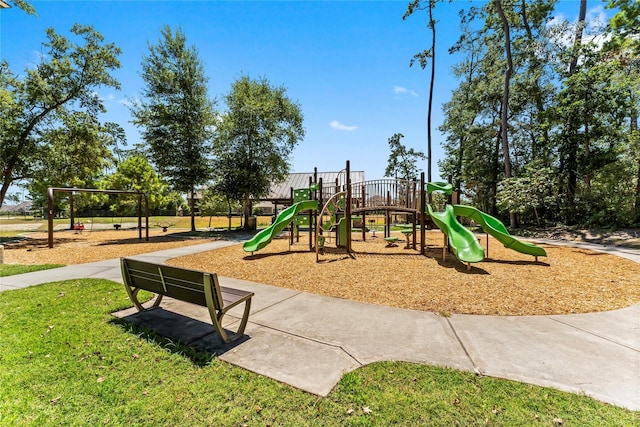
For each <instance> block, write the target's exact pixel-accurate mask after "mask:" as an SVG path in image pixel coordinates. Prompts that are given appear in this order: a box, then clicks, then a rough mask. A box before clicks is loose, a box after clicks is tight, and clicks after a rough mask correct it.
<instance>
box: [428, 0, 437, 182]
mask: <svg viewBox="0 0 640 427" xmlns="http://www.w3.org/2000/svg"><path fill="white" fill-rule="evenodd" d="M433 6H434V1H433V0H429V28H431V81H430V83H429V108H428V111H427V161H428V163H427V182H431V167H432V163H433V162H432V160H431V159H432V157H431V141H432V140H431V113H432V111H433V84H434V82H435V77H436V21H434V20H433Z"/></svg>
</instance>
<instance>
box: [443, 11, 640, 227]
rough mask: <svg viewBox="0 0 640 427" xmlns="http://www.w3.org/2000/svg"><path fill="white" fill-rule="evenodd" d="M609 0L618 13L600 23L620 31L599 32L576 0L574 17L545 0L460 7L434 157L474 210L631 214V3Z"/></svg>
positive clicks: (605, 218) (582, 220)
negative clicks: (453, 83) (457, 57)
mask: <svg viewBox="0 0 640 427" xmlns="http://www.w3.org/2000/svg"><path fill="white" fill-rule="evenodd" d="M610 3H611V4H612V5H614V7H618V8H619V13H618V14H616V15H615V16H614V19H613V20H612V22H611V23H610V25H609V26H608V29H609V31H611V32H612V34H613V36H614V37H613V38H614V39H616V40H620V39H622V40H623V42H618V43H609V44H607V43H602V42H601V41H603V40H606V39H607V37H609V36H608V35H607V29H605V28H593V26H592V25H591V26H590V25H588V24H589V23H588V22H586V9H587V8H586V1H584V0H582V1H581V2H576V3H575V5H576V13H578V15H579V19H578V21H577V22H575V23H569V22H566V21H565V22H560V20H558V19H557V16H556V14H555V13H554V8H555V4H556V2H549V1H543V0H523V1H515V0H510V1H498V0H496V1H495V2H489V3H486V4H484V5H483V6H482V7H472V8H470V9H469V10H468V11H467V13H466V14H464V15H463V18H462V36H461V37H460V39H459V41H458V42H457V43H456V44H455V45H454V46H453V47H452V50H453V51H455V52H458V53H462V54H463V56H464V58H463V60H462V61H460V62H459V63H458V64H457V65H456V66H455V67H454V73H455V75H456V77H458V80H459V86H458V88H457V89H456V90H455V91H454V93H453V96H452V98H451V100H450V101H448V102H447V103H446V104H445V105H444V112H445V121H444V123H443V125H442V127H441V130H442V131H443V133H444V134H445V136H446V141H445V143H444V149H445V153H446V158H445V159H444V161H443V162H441V164H440V167H441V169H442V171H443V172H444V173H445V174H451V175H452V176H453V180H454V185H455V186H456V188H459V189H460V190H461V191H462V193H463V194H464V195H465V196H466V198H467V199H469V200H471V201H472V203H474V204H475V205H477V206H478V207H480V208H481V209H485V210H487V211H489V212H491V213H493V214H498V213H500V212H505V211H508V210H512V211H515V212H517V213H518V215H519V216H520V218H521V219H523V220H525V221H538V220H540V219H541V220H545V221H547V222H552V223H556V222H561V223H564V224H582V225H589V226H624V225H631V224H633V223H634V222H635V223H640V209H639V208H640V195H639V194H640V187H639V186H638V179H640V155H639V153H638V150H637V142H636V141H637V136H634V135H637V129H638V108H639V100H640V98H639V97H638V93H639V91H638V85H639V83H640V75H639V74H638V71H637V70H638V68H637V61H638V60H637V55H635V56H634V55H633V54H631V53H630V52H631V46H632V45H633V43H632V40H631V39H633V38H634V37H636V35H634V33H635V34H637V29H635V28H631V27H630V24H629V23H630V22H635V21H634V19H636V18H637V16H636V15H637V13H636V12H637V11H636V9H637V4H638V2H637V1H636V2H635V3H633V1H625V0H620V1H617V0H614V1H612V2H610ZM498 6H499V7H498ZM620 14H622V15H620ZM631 26H632V24H631ZM507 30H508V31H509V33H508V36H509V37H507V33H506V31H507ZM609 38H611V37H609ZM633 40H635V39H633ZM603 44H604V47H603ZM506 48H508V49H506ZM508 51H510V54H509V52H508ZM509 56H510V57H511V61H509ZM509 62H510V63H511V65H508V64H509ZM505 70H510V76H509V77H510V84H509V85H508V86H507V85H506V84H505V78H504V71H505ZM505 101H508V110H507V109H506V108H505V105H506V103H505ZM507 138H508V141H507ZM507 142H508V144H507ZM501 148H502V149H501ZM509 163H511V167H509ZM509 170H510V172H509ZM542 182H544V184H545V185H544V187H543V190H542V189H537V190H536V189H527V188H526V187H528V186H538V187H539V186H540V185H541V183H542ZM501 192H504V194H500V193H501ZM518 193H521V195H522V201H521V202H520V201H518V200H517V199H518ZM542 202H544V203H542ZM534 215H535V217H534Z"/></svg>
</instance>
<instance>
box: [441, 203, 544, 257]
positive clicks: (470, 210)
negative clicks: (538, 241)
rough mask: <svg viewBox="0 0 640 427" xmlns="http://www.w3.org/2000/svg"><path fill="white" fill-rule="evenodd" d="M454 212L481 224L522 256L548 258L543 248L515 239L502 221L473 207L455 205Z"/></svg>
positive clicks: (507, 246) (487, 231)
mask: <svg viewBox="0 0 640 427" xmlns="http://www.w3.org/2000/svg"><path fill="white" fill-rule="evenodd" d="M453 212H454V214H455V215H456V216H463V217H465V218H471V219H472V220H474V221H475V222H477V223H478V224H480V226H481V227H482V229H483V230H484V231H485V233H488V234H490V235H492V236H493V237H494V238H495V239H496V240H497V241H499V242H500V243H502V244H503V245H504V246H505V247H506V248H509V249H513V250H514V251H516V252H520V253H522V254H526V255H533V256H535V257H539V256H545V257H546V256H547V252H546V251H545V250H544V249H543V248H541V247H540V246H536V245H534V244H533V243H527V242H522V241H520V240H518V239H516V238H514V237H513V236H511V235H510V234H509V232H508V231H507V227H505V226H504V224H503V223H502V221H500V220H499V219H497V218H494V217H492V216H491V215H488V214H486V213H484V212H482V211H480V210H478V209H476V208H474V207H473V206H464V205H454V206H453Z"/></svg>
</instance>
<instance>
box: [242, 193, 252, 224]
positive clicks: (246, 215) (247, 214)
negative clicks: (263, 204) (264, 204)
mask: <svg viewBox="0 0 640 427" xmlns="http://www.w3.org/2000/svg"><path fill="white" fill-rule="evenodd" d="M243 210H244V215H243V216H244V229H245V230H248V229H249V217H250V216H251V197H250V195H249V193H244V209H243Z"/></svg>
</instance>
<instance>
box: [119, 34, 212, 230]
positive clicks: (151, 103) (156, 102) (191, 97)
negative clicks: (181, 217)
mask: <svg viewBox="0 0 640 427" xmlns="http://www.w3.org/2000/svg"><path fill="white" fill-rule="evenodd" d="M160 34H161V37H160V40H159V41H158V43H157V44H156V45H152V44H150V45H149V55H148V56H146V57H144V58H143V61H142V79H143V80H144V83H145V87H144V89H143V91H142V99H141V100H140V101H138V102H136V103H134V105H133V106H132V108H131V111H132V114H133V118H134V119H133V123H134V124H135V125H137V126H139V127H141V128H143V130H142V137H143V139H144V140H145V141H146V143H147V144H148V149H149V155H150V157H151V159H153V162H154V163H155V165H156V166H157V168H158V171H159V172H160V174H161V175H162V176H164V177H165V178H166V179H167V180H168V181H169V183H170V184H171V186H172V187H173V188H174V189H175V190H176V191H179V192H182V193H187V195H188V198H189V208H190V211H191V230H192V231H195V229H196V225H195V204H194V199H195V197H193V195H194V194H195V191H196V189H197V188H198V187H199V186H201V185H203V184H205V183H206V182H207V181H208V180H209V178H210V177H211V156H210V155H211V140H212V138H213V126H214V125H215V112H214V109H213V107H214V104H213V102H212V101H211V100H210V99H209V98H208V95H207V81H208V79H207V77H206V76H205V74H204V67H203V65H202V62H201V61H200V59H199V57H198V52H197V50H196V48H195V47H193V46H192V47H188V46H187V44H186V37H185V35H184V33H183V32H182V30H181V29H177V30H176V31H175V33H174V32H173V31H172V30H171V28H170V27H169V26H164V27H163V28H162V29H161V31H160ZM189 195H190V197H189Z"/></svg>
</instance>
